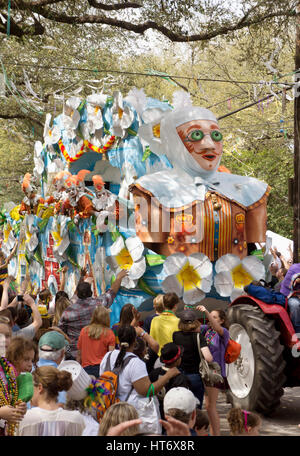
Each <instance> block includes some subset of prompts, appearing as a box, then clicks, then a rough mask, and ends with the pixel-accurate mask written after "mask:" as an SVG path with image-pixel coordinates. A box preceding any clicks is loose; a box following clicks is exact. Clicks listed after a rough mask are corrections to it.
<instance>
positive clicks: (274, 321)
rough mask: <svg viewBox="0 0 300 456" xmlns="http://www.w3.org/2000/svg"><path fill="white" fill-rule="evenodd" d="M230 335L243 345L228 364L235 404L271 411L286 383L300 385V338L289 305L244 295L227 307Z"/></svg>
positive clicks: (292, 385) (248, 408) (232, 398)
mask: <svg viewBox="0 0 300 456" xmlns="http://www.w3.org/2000/svg"><path fill="white" fill-rule="evenodd" d="M227 315H228V319H229V324H230V327H229V332H230V337H231V338H232V339H234V340H236V341H237V342H239V343H240V344H241V346H242V349H241V353H240V356H239V357H238V359H237V360H236V361H235V362H234V363H232V364H228V365H227V369H228V371H227V375H228V377H227V379H228V383H229V386H230V390H229V391H228V393H227V400H228V401H229V402H230V403H231V404H232V405H233V406H234V407H241V408H242V409H246V410H256V411H257V412H259V413H261V414H263V415H266V416H268V415H271V414H273V413H274V411H275V410H276V408H277V407H278V406H279V404H280V398H281V396H282V395H283V393H284V390H283V388H284V387H295V386H300V359H299V356H300V351H299V342H298V338H297V335H296V334H295V330H294V328H293V325H292V323H291V320H290V317H289V313H288V309H286V308H284V307H282V306H280V305H275V304H266V303H265V302H263V301H260V300H259V299H256V298H254V297H252V296H250V295H243V296H240V297H238V298H237V299H235V300H234V301H233V302H232V303H230V305H229V308H228V312H227Z"/></svg>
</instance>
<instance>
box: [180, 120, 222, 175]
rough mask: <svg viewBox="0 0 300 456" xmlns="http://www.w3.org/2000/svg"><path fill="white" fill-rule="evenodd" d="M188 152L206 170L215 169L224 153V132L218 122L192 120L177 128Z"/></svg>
mask: <svg viewBox="0 0 300 456" xmlns="http://www.w3.org/2000/svg"><path fill="white" fill-rule="evenodd" d="M176 131H177V133H178V135H179V137H180V139H181V141H182V142H183V144H184V145H185V147H186V149H187V150H188V152H189V153H190V154H191V156H192V157H193V158H194V159H195V160H196V162H197V163H198V164H199V166H201V168H202V169H204V170H205V171H214V170H215V169H216V168H217V167H218V165H219V163H220V160H221V157H222V153H223V143H222V139H223V136H222V133H221V132H220V129H219V126H218V124H217V123H216V122H213V121H211V120H191V121H190V122H186V123H184V124H182V125H179V126H178V127H177V128H176Z"/></svg>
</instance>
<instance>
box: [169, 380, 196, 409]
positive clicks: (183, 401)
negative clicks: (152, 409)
mask: <svg viewBox="0 0 300 456" xmlns="http://www.w3.org/2000/svg"><path fill="white" fill-rule="evenodd" d="M197 404H199V400H198V399H197V398H196V397H195V396H194V394H193V393H192V391H190V390H188V389H187V388H183V387H181V386H179V387H177V388H171V389H170V390H169V391H168V392H167V394H166V395H165V397H164V412H165V414H168V411H169V410H170V409H178V410H181V411H182V412H185V413H187V414H189V413H192V412H193V411H194V410H195V409H196V406H197Z"/></svg>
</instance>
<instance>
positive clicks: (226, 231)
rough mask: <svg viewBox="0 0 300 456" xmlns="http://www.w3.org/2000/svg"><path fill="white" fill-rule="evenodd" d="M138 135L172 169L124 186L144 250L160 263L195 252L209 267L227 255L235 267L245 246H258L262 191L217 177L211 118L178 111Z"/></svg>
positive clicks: (219, 140) (219, 142) (218, 144)
mask: <svg viewBox="0 0 300 456" xmlns="http://www.w3.org/2000/svg"><path fill="white" fill-rule="evenodd" d="M138 133H139V136H140V137H141V138H142V139H143V140H144V141H146V142H147V144H149V147H150V149H151V151H152V152H153V153H155V154H157V155H165V156H166V157H167V158H168V160H169V162H170V163H171V164H172V166H173V168H172V169H170V168H168V169H163V170H162V171H159V172H155V173H152V174H147V175H145V176H142V177H140V178H139V179H137V180H136V181H135V183H134V184H132V185H131V186H130V191H131V192H132V193H133V195H134V201H135V207H136V232H137V234H138V236H139V237H140V239H141V240H142V241H143V242H144V245H145V246H146V247H148V248H151V249H152V250H154V251H155V252H157V253H159V254H164V255H167V256H168V255H171V254H173V253H176V252H183V253H185V255H190V254H192V253H196V252H201V253H204V254H205V255H206V256H208V257H209V259H210V260H211V261H216V260H217V259H218V258H219V257H221V256H223V255H225V254H227V253H233V254H235V255H238V256H239V257H240V258H241V259H242V258H244V257H245V256H247V255H248V244H250V243H254V242H265V232H266V202H267V196H268V194H269V187H268V185H267V184H265V183H263V182H260V181H258V180H257V179H255V178H252V177H246V176H239V175H234V174H231V173H230V172H229V173H228V172H219V171H218V168H219V166H220V161H221V158H222V154H223V134H222V132H221V129H220V126H219V123H218V120H217V119H216V117H215V115H214V114H213V113H212V112H211V111H210V110H208V109H205V108H201V107H197V106H192V105H190V106H187V107H183V108H181V109H180V108H179V107H178V108H175V109H174V110H173V111H167V112H165V113H164V114H163V115H162V117H161V118H160V119H159V120H156V123H155V122H152V124H151V123H149V124H144V125H142V126H141V127H140V128H139V132H138Z"/></svg>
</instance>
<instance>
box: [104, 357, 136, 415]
mask: <svg viewBox="0 0 300 456" xmlns="http://www.w3.org/2000/svg"><path fill="white" fill-rule="evenodd" d="M111 355H112V352H110V353H109V355H108V357H107V360H106V365H105V368H104V372H103V374H102V375H100V376H99V378H98V380H99V381H100V382H101V383H102V384H103V386H104V387H105V388H106V389H107V390H108V391H109V394H105V395H103V396H102V404H101V405H100V404H99V406H98V407H97V418H98V421H100V420H101V419H102V417H103V415H104V413H105V412H106V410H107V409H108V408H109V407H110V406H111V405H112V404H115V403H117V402H120V400H119V399H118V398H117V397H116V394H117V388H118V378H119V375H120V373H121V371H122V370H123V369H124V368H125V367H126V366H127V364H128V363H129V361H131V359H132V358H136V355H134V354H132V355H130V356H127V358H126V359H124V360H123V362H122V364H121V366H119V367H115V368H114V369H111V365H110V358H111ZM131 391H132V390H131ZM131 391H130V393H131ZM130 393H129V394H128V397H129V395H130ZM128 397H127V399H128Z"/></svg>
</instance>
